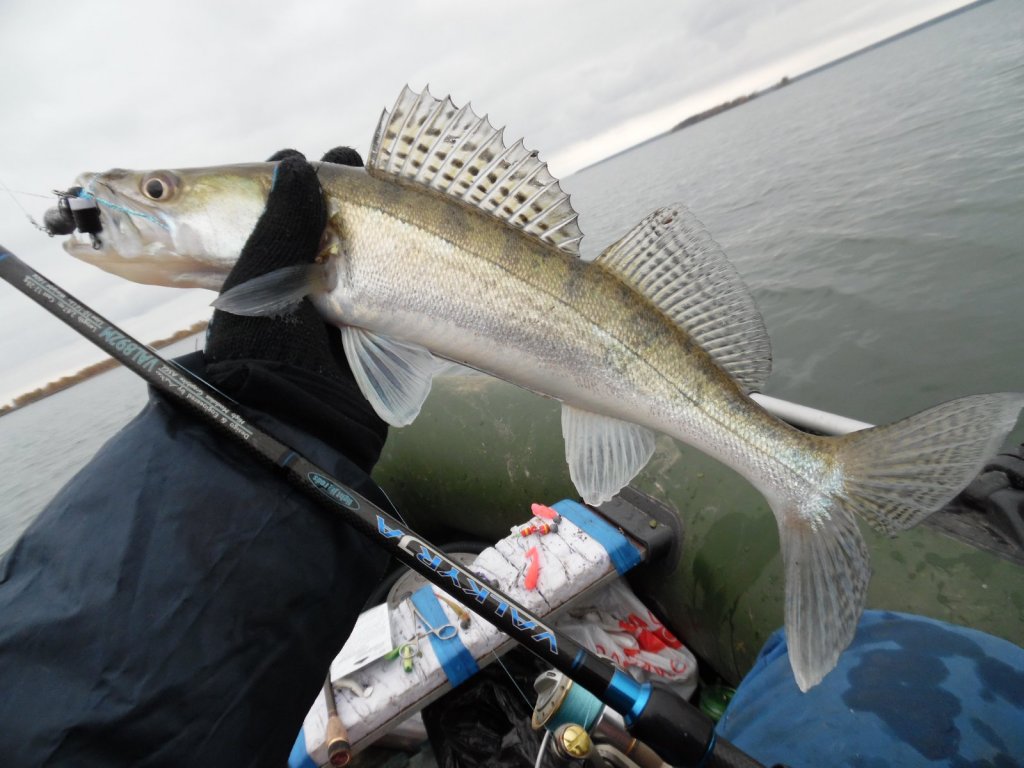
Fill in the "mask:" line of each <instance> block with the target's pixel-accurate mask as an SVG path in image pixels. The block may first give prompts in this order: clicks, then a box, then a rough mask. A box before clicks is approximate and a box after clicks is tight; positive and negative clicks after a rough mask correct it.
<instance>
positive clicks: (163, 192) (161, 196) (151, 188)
mask: <svg viewBox="0 0 1024 768" xmlns="http://www.w3.org/2000/svg"><path fill="white" fill-rule="evenodd" d="M174 188H175V184H174V179H173V178H172V177H171V176H170V174H167V173H152V174H149V175H148V176H146V177H145V178H144V179H143V180H142V194H144V195H145V196H146V197H148V198H149V199H150V200H166V199H167V198H169V197H170V196H171V195H172V194H174Z"/></svg>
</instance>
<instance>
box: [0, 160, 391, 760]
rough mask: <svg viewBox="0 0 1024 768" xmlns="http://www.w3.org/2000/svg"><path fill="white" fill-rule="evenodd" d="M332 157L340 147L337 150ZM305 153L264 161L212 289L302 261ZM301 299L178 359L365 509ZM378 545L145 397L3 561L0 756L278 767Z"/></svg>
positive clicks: (364, 450)
mask: <svg viewBox="0 0 1024 768" xmlns="http://www.w3.org/2000/svg"><path fill="white" fill-rule="evenodd" d="M328 158H329V159H333V160H336V161H337V160H339V159H340V160H345V159H346V158H347V159H348V160H349V161H350V162H353V163H357V162H358V156H357V155H354V153H352V152H351V151H348V152H341V153H331V154H330V155H329V156H328ZM325 221H326V209H325V205H324V200H323V194H322V192H321V190H320V187H319V184H318V182H317V179H316V173H315V172H314V169H313V168H312V167H311V166H310V165H309V164H307V163H306V162H305V160H303V159H302V157H301V155H298V153H287V155H285V157H284V159H283V160H282V161H281V163H280V165H279V167H278V172H277V180H276V183H275V184H274V188H273V190H272V192H271V194H270V196H269V200H268V203H267V208H266V211H265V213H264V214H263V216H262V217H261V218H260V220H259V222H258V223H257V225H256V227H255V228H254V230H253V233H252V235H251V236H250V238H249V240H248V242H247V243H246V246H245V249H244V252H243V253H242V255H241V258H240V259H239V262H238V264H237V266H236V267H235V269H234V271H232V273H231V275H230V276H229V281H228V282H229V285H230V284H234V283H238V282H242V281H244V280H247V279H249V278H250V277H254V276H256V275H260V274H263V273H264V272H266V271H269V270H273V269H278V268H280V267H284V266H288V265H291V264H298V263H304V262H309V261H311V260H312V259H314V258H315V257H316V255H317V251H318V249H319V242H320V237H321V234H322V231H323V228H324V225H325ZM338 336H339V334H338V333H337V331H336V330H335V329H333V328H330V327H328V326H326V325H325V324H324V323H323V321H321V320H320V318H319V317H318V316H317V314H316V312H315V310H314V308H313V307H312V306H311V305H310V304H309V302H308V301H305V302H303V306H302V307H301V308H300V310H299V311H298V312H297V313H295V314H293V315H291V316H289V317H287V318H277V319H266V318H252V317H234V316H231V315H221V314H220V313H217V316H216V317H215V319H214V322H213V326H212V329H211V331H210V333H209V341H208V349H207V352H206V353H205V359H204V355H203V354H199V353H196V354H193V355H189V356H188V357H187V358H181V359H179V363H180V364H181V365H184V366H185V367H187V368H191V369H193V370H195V371H196V372H197V373H198V374H199V375H200V376H203V377H204V378H206V379H207V380H209V381H212V382H213V383H214V384H215V385H216V386H218V387H219V388H220V389H221V390H222V391H224V392H226V393H227V394H228V395H230V396H232V397H234V398H235V399H236V400H237V401H238V403H239V406H238V409H239V410H241V411H242V412H243V413H244V414H245V415H246V416H247V417H248V418H250V419H251V420H252V421H253V422H255V423H256V424H259V425H260V426H262V427H263V428H264V429H267V430H268V431H270V432H272V433H274V434H275V435H276V436H277V437H278V438H279V439H281V440H282V441H283V442H285V443H286V444H288V445H289V446H291V447H293V448H295V450H297V451H298V452H300V453H301V454H303V455H304V456H306V457H308V458H309V459H310V460H311V461H313V462H314V463H316V464H317V465H319V466H322V467H324V468H325V469H326V470H327V471H329V472H331V473H332V474H333V475H334V476H335V477H337V478H338V479H339V480H341V481H342V482H343V483H346V484H347V485H350V486H351V487H353V488H355V489H356V490H357V491H358V492H359V493H361V494H363V495H364V496H366V497H368V498H370V499H371V500H373V501H375V502H376V503H378V504H382V505H387V501H386V498H385V497H384V496H383V493H382V492H381V491H380V489H378V488H377V487H376V486H375V485H374V484H373V483H372V481H371V480H370V479H369V477H368V472H369V470H370V469H371V468H372V466H373V464H374V463H375V462H376V460H377V456H378V455H379V452H380V449H381V446H382V445H383V442H384V437H385V425H384V424H383V422H381V421H380V419H378V418H377V416H376V415H375V414H374V413H373V410H372V408H371V407H370V405H369V403H367V402H366V400H365V399H364V398H363V396H362V394H361V393H360V392H359V390H358V388H357V387H356V384H355V382H354V381H352V378H351V373H350V372H349V370H348V366H347V365H346V364H345V361H344V357H343V355H341V354H339V353H338V351H339V350H340V343H338V342H337V338H338ZM386 560H387V557H386V555H385V554H384V553H383V552H382V551H381V550H379V549H377V548H376V547H372V546H368V545H367V543H366V540H365V539H364V538H363V536H362V534H360V533H359V532H357V531H356V530H355V529H353V528H352V527H351V526H348V525H345V524H344V523H343V522H341V520H340V519H339V518H338V517H337V516H336V515H334V514H332V513H330V512H328V511H327V510H325V509H324V508H323V507H321V506H320V505H318V504H315V503H314V502H312V501H311V500H310V499H308V498H307V497H305V496H304V495H303V494H299V493H296V492H295V491H294V489H293V488H291V487H290V486H289V484H288V482H287V480H286V479H285V478H284V477H282V475H281V474H280V473H278V472H275V471H274V470H273V469H272V468H269V467H267V466H266V465H260V464H259V463H258V462H256V461H254V459H253V457H252V455H251V454H250V453H249V452H248V450H247V448H245V447H244V446H243V445H241V444H240V443H237V442H235V441H232V440H225V439H224V438H223V436H222V435H221V434H220V433H219V432H217V431H216V430H213V429H211V428H210V427H209V426H208V425H206V424H205V423H204V422H202V421H200V420H197V419H195V418H194V416H193V414H192V413H191V412H189V411H187V410H186V409H183V408H180V407H179V406H178V405H176V404H175V402H173V401H171V400H167V399H166V398H164V397H163V396H162V395H160V394H159V393H152V394H151V397H150V400H149V402H148V403H147V405H146V407H145V408H144V409H143V411H142V412H141V413H140V414H139V415H138V416H137V417H136V418H135V419H133V420H132V421H131V422H130V423H129V424H128V425H126V426H125V427H124V428H123V429H122V430H121V431H120V432H119V433H118V434H117V435H115V436H114V437H112V438H111V439H110V440H109V441H108V442H107V443H106V444H105V445H104V446H103V448H101V449H100V450H99V451H98V452H97V453H96V455H95V457H94V458H93V459H92V460H91V461H90V462H89V463H88V464H87V465H86V466H85V467H83V469H82V470H81V471H80V472H79V473H78V474H77V475H76V476H75V477H74V478H73V479H72V480H71V481H70V482H69V483H68V484H67V485H66V486H65V487H64V488H63V489H62V490H61V492H60V493H58V494H57V496H56V497H55V498H54V499H53V500H52V501H51V502H50V504H48V505H47V507H46V508H45V509H44V510H43V511H42V512H41V513H40V514H39V516H38V517H37V518H36V520H35V521H34V522H33V523H32V525H31V526H30V527H29V529H28V530H27V531H26V532H25V534H24V535H23V536H22V537H21V539H19V541H18V542H17V543H16V544H15V545H14V547H13V548H12V549H11V551H10V552H9V553H8V554H7V555H6V556H5V557H4V558H2V559H0V616H3V620H2V621H0V681H3V695H0V755H3V765H4V766H5V767H6V766H23V765H24V766H30V765H31V766H35V765H50V764H53V765H57V764H61V765H75V766H90V767H91V766H97V768H99V766H109V765H133V766H144V767H145V766H164V765H217V766H224V765H245V766H253V765H258V766H263V765H268V766H280V765H283V764H284V763H285V761H286V759H287V755H288V752H289V750H290V749H291V746H292V744H293V742H294V740H295V736H296V733H297V732H298V731H299V728H300V726H301V724H302V719H303V717H304V716H305V714H306V712H307V711H308V710H309V706H310V704H311V703H312V702H313V700H314V699H315V698H316V697H317V695H319V691H320V690H321V687H322V685H323V680H324V673H325V671H326V670H327V667H328V666H329V664H330V662H331V659H333V658H334V656H335V655H336V654H337V652H338V650H339V649H340V648H341V646H342V645H343V644H344V642H345V639H346V638H347V637H348V635H349V633H350V632H351V630H352V627H353V625H354V624H355V621H356V619H357V617H358V615H359V612H360V610H361V609H362V606H363V603H364V602H365V600H366V599H367V596H368V595H369V594H370V592H371V591H372V590H373V588H374V586H375V585H376V583H377V581H379V579H380V577H381V575H382V574H383V572H384V568H385V565H386Z"/></svg>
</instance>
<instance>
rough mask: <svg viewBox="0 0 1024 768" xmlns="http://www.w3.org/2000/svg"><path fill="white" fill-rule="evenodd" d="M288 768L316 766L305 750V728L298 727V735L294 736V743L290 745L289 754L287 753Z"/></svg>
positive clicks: (312, 767)
mask: <svg viewBox="0 0 1024 768" xmlns="http://www.w3.org/2000/svg"><path fill="white" fill-rule="evenodd" d="M288 768H317V765H316V763H314V762H313V758H312V757H310V756H309V753H308V752H307V751H306V730H305V729H304V728H300V729H299V735H298V736H296V737H295V744H294V745H292V751H291V754H290V755H288Z"/></svg>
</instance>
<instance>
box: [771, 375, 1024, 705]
mask: <svg viewBox="0 0 1024 768" xmlns="http://www.w3.org/2000/svg"><path fill="white" fill-rule="evenodd" d="M1022 407H1024V395H1021V394H995V395H976V396H973V397H965V398H962V399H960V400H954V401H951V402H948V403H944V404H943V405H939V406H936V407H935V408H931V409H929V410H927V411H924V412H922V413H919V414H917V415H916V416H911V417H910V418H907V419H903V420H902V421H898V422H896V423H894V424H889V425H887V426H883V427H874V428H872V429H865V430H863V431H861V432H854V433H852V434H850V435H845V436H843V437H840V438H831V439H829V442H831V443H832V444H833V449H834V450H835V456H836V459H837V464H836V473H835V475H834V476H833V477H832V478H831V479H830V480H829V481H828V484H829V485H830V486H831V487H828V488H826V489H823V490H824V494H823V495H822V496H821V497H819V498H817V499H810V500H805V501H804V502H802V503H801V504H800V505H799V506H797V507H787V505H786V504H785V503H782V504H778V505H775V504H773V506H776V511H777V515H776V516H777V518H778V520H779V534H780V539H781V541H782V557H783V562H784V563H785V569H786V636H787V641H788V643H789V657H790V663H791V665H792V667H793V673H794V675H795V676H796V681H797V685H799V686H800V690H802V691H806V690H808V689H809V688H811V687H812V686H814V685H816V684H817V683H818V682H820V681H821V679H822V678H823V677H824V676H825V675H826V674H827V673H828V672H829V670H831V669H832V668H833V667H834V666H835V663H836V661H837V660H838V658H839V654H840V653H842V651H843V649H844V648H846V646H847V645H849V643H850V641H851V640H852V639H853V635H854V632H855V631H856V628H857V620H858V619H859V617H860V613H861V610H862V609H863V607H864V602H865V598H866V595H867V586H868V581H869V578H870V567H869V564H868V553H867V548H866V547H865V545H864V540H863V539H862V538H861V535H860V531H859V530H858V529H857V523H856V520H855V518H854V514H855V513H856V514H858V515H860V516H861V517H863V518H864V519H865V520H867V521H868V523H870V524H871V525H872V526H873V527H875V528H877V529H879V530H881V531H884V532H886V533H890V534H891V533H895V532H896V531H900V530H903V529H905V528H909V527H910V526H912V525H915V524H917V523H919V522H921V521H922V520H924V518H926V517H927V516H928V515H930V514H931V513H932V512H935V511H936V510H938V509H939V508H940V507H942V506H943V505H944V504H945V503H946V502H947V501H949V500H950V499H952V498H953V497H954V496H955V495H956V494H957V493H959V492H960V491H961V490H962V489H963V488H964V486H966V485H967V483H969V482H970V481H971V480H972V479H973V478H974V476H975V475H977V473H978V472H979V471H980V470H981V469H982V467H983V465H984V462H985V460H986V459H987V458H988V457H989V456H991V455H992V454H993V453H995V452H996V451H997V450H998V449H999V446H1000V445H1001V444H1002V442H1003V440H1004V439H1005V438H1006V435H1007V434H1008V433H1009V431H1010V430H1011V429H1012V428H1013V426H1014V424H1015V423H1016V421H1017V415H1018V413H1019V412H1020V410H1021V408H1022ZM826 439H827V438H826Z"/></svg>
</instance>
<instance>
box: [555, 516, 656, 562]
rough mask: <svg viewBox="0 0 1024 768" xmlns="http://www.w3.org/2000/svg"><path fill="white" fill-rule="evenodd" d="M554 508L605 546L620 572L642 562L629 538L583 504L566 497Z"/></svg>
mask: <svg viewBox="0 0 1024 768" xmlns="http://www.w3.org/2000/svg"><path fill="white" fill-rule="evenodd" d="M552 509H554V510H555V511H556V512H557V513H558V514H560V515H561V516H562V517H564V518H565V519H566V520H568V521H570V522H571V523H573V524H574V525H576V526H578V527H579V528H580V529H582V531H583V532H584V533H585V534H587V536H589V537H590V538H592V539H594V540H595V541H596V542H597V543H598V544H600V545H601V546H602V547H604V548H605V551H607V552H608V557H609V558H611V561H612V565H614V566H615V570H616V571H618V572H619V573H625V572H626V571H628V570H629V569H630V568H632V567H633V566H635V565H639V564H640V552H639V551H638V550H637V548H636V547H634V546H633V545H632V544H630V543H629V539H627V538H626V537H625V536H623V535H622V534H621V533H619V531H618V529H616V528H613V527H612V526H611V525H609V524H608V523H606V522H605V521H604V520H602V519H601V518H600V517H598V516H597V515H595V514H594V513H593V512H591V511H590V510H589V509H587V508H586V507H584V506H583V505H582V504H577V503H576V502H575V501H570V500H569V499H565V500H563V501H560V502H558V503H557V504H555V505H554V506H553V507H552Z"/></svg>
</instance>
